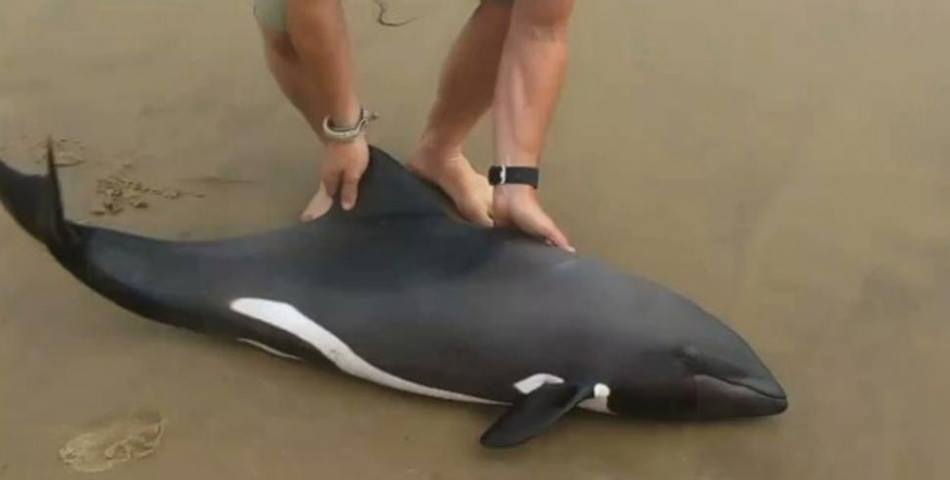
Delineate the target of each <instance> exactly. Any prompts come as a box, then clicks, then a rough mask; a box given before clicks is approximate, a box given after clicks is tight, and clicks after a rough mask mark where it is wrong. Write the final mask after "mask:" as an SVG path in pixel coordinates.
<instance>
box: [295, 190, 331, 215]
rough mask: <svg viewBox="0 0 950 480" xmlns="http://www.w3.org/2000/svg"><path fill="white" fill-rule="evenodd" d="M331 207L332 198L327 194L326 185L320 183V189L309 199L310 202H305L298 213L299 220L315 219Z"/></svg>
mask: <svg viewBox="0 0 950 480" xmlns="http://www.w3.org/2000/svg"><path fill="white" fill-rule="evenodd" d="M331 207H333V199H332V198H331V197H330V195H328V194H327V189H326V187H324V186H323V185H321V186H320V191H318V192H317V194H316V195H314V196H313V198H312V199H310V203H308V204H307V207H306V208H304V210H303V213H301V214H300V220H301V221H304V222H309V221H312V220H316V219H318V218H320V217H322V216H324V215H326V213H327V212H329V211H330V208H331Z"/></svg>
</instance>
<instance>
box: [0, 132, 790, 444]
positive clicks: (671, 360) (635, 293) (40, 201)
mask: <svg viewBox="0 0 950 480" xmlns="http://www.w3.org/2000/svg"><path fill="white" fill-rule="evenodd" d="M53 157H54V153H53V151H52V146H49V147H48V153H47V159H46V160H47V162H46V163H47V174H46V175H42V176H41V175H24V174H22V173H19V172H17V171H15V170H13V169H11V168H9V167H8V166H7V165H6V164H4V163H3V162H2V161H0V198H2V201H3V204H4V206H5V207H6V209H7V210H8V211H9V212H10V213H11V214H12V216H13V217H14V219H15V220H16V221H17V222H18V223H19V225H20V226H21V227H22V228H23V229H24V230H26V232H28V233H29V234H31V235H32V236H33V237H35V238H36V239H37V240H39V241H41V242H43V243H44V244H45V245H46V247H47V248H48V250H49V252H50V253H51V254H52V256H53V257H54V258H55V259H56V260H57V261H58V262H59V263H60V264H61V265H62V266H63V267H64V268H65V269H67V270H68V271H69V272H71V273H72V274H73V275H74V276H75V277H76V278H77V279H78V280H79V281H80V282H82V283H84V284H85V285H86V286H88V287H89V288H91V289H92V290H94V291H96V292H98V293H99V294H101V295H103V296H104V297H106V298H107V299H109V300H111V301H113V302H114V303H116V304H118V305H120V306H122V307H124V308H126V309H128V310H131V311H132V312H135V313H137V314H139V315H141V316H144V317H146V318H149V319H152V320H155V321H158V322H163V323H166V324H169V325H173V326H177V327H184V328H187V329H190V330H193V331H197V332H201V333H206V334H212V335H217V336H220V337H224V338H227V339H232V340H235V341H239V342H243V343H246V344H249V345H252V346H255V347H258V348H261V349H264V350H266V351H268V352H270V353H273V354H275V355H279V356H281V357H286V358H290V359H295V360H301V361H308V362H310V361H312V362H325V361H327V360H329V362H331V363H332V364H333V365H335V366H336V367H338V368H339V369H340V370H342V371H343V372H346V373H348V374H351V375H354V376H357V377H360V378H363V379H366V380H369V381H371V382H375V383H377V384H381V385H383V386H386V387H390V388H395V389H399V390H403V391H406V392H411V393H416V394H421V395H428V396H432V397H438V398H443V399H448V400H458V401H468V402H479V403H490V404H500V405H506V406H507V409H506V410H505V411H504V413H503V414H502V415H501V416H500V418H498V419H497V421H495V422H494V423H493V424H492V425H491V426H490V427H489V428H488V429H487V430H486V431H485V433H484V434H483V435H482V437H481V443H482V444H483V445H485V446H488V447H509V446H514V445H518V444H521V443H524V442H526V441H527V440H529V439H531V438H533V437H535V436H536V435H538V434H540V433H542V432H544V431H545V430H547V429H548V428H549V427H551V426H552V425H553V424H554V423H555V422H557V420H558V419H560V418H561V417H563V416H564V415H565V414H566V413H568V412H570V411H571V410H573V409H575V408H584V409H588V410H592V411H596V412H601V413H607V414H613V415H616V416H618V417H620V416H628V417H640V418H653V419H668V420H710V419H724V418H734V417H754V416H765V415H773V414H778V413H781V412H783V411H784V410H785V409H786V407H787V399H786V394H785V391H784V390H783V389H782V387H781V386H780V385H779V383H778V381H777V380H776V379H775V377H774V376H773V375H772V373H770V371H769V370H768V368H766V366H765V365H764V364H763V363H762V361H761V360H760V359H759V357H758V356H757V355H756V354H755V353H754V352H753V350H752V348H750V346H749V345H748V344H747V343H746V342H745V341H744V340H743V339H742V338H741V337H740V336H739V335H737V334H736V333H735V332H734V331H733V330H731V329H730V328H729V327H727V326H726V325H725V324H724V323H723V322H721V321H720V320H718V319H717V318H716V317H715V316H713V315H712V314H710V313H708V312H707V311H705V310H703V309H702V308H700V307H699V306H697V305H696V304H695V303H693V302H692V301H690V300H688V299H686V298H684V297H683V296H681V295H679V294H677V293H675V292H674V291H672V290H670V289H667V288H665V287H663V286H660V285H658V284H656V283H653V282H651V281H649V280H646V279H643V278H639V277H636V276H632V275H628V274H625V273H623V272H620V271H617V270H615V269H613V268H611V267H610V266H608V265H605V264H604V263H601V262H598V261H595V260H590V259H585V258H583V257H580V256H577V255H572V254H569V253H566V252H564V251H561V250H559V249H555V248H551V247H548V246H545V245H543V244H540V243H539V242H536V241H534V240H532V239H529V238H526V237H525V236H523V235H522V234H520V233H517V232H514V231H510V230H504V229H484V228H479V227H476V226H473V225H470V224H467V223H464V222H462V221H460V220H458V219H457V218H455V217H453V216H452V215H451V207H450V206H449V203H448V202H447V201H446V199H445V198H444V197H443V196H441V195H440V194H439V193H438V192H437V191H436V190H435V189H434V188H432V187H431V186H429V185H428V184H426V183H425V182H423V181H421V180H420V179H418V178H417V177H415V176H414V175H412V174H411V173H409V172H408V171H407V170H406V169H405V168H404V167H403V166H402V165H401V164H400V163H399V162H398V161H397V160H395V159H394V158H393V157H391V156H390V155H388V154H387V153H386V152H384V151H382V150H380V149H378V148H375V147H371V152H370V158H371V159H370V165H369V168H368V170H367V171H366V173H365V175H364V177H363V179H362V181H361V184H360V201H359V202H358V204H357V205H356V207H355V208H354V209H353V210H350V211H344V210H342V209H341V208H339V207H338V206H337V205H338V202H336V203H337V205H335V206H334V207H333V208H332V209H331V210H330V212H329V213H328V214H327V215H325V216H324V217H322V218H320V219H318V220H316V221H312V222H309V223H304V224H298V225H294V226H292V227H288V228H283V229H278V230H275V231H270V232H266V233H260V234H255V235H250V236H244V237H238V238H231V239H225V240H216V241H190V242H178V241H167V240H159V239H152V238H145V237H142V236H137V235H133V234H129V233H122V232H118V231H113V230H108V229H104V228H96V227H92V226H86V225H80V224H77V223H74V222H71V221H69V220H67V219H65V218H64V215H63V208H62V202H61V198H60V189H59V181H58V179H57V172H56V164H55V160H54V158H53Z"/></svg>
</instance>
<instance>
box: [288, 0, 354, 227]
mask: <svg viewBox="0 0 950 480" xmlns="http://www.w3.org/2000/svg"><path fill="white" fill-rule="evenodd" d="M287 29H288V33H289V34H290V38H291V40H292V42H293V46H294V49H295V50H296V52H297V54H298V56H299V58H298V60H299V63H300V65H301V67H302V69H303V73H304V75H305V77H306V80H307V81H309V82H312V87H313V89H312V91H313V92H315V95H313V96H312V98H307V99H305V101H311V102H315V103H317V104H318V105H313V106H312V108H307V109H306V110H307V111H324V112H326V113H325V115H328V116H329V119H330V122H331V123H332V124H333V125H335V126H340V127H350V126H353V125H355V124H356V123H357V122H358V121H359V119H360V112H361V105H360V102H359V99H358V97H357V95H356V89H355V86H354V81H353V77H354V74H353V70H354V69H353V61H352V53H351V50H352V49H351V46H350V40H349V34H348V32H347V29H346V19H345V18H344V15H343V7H342V6H341V4H340V1H339V0H287ZM321 107H322V109H321ZM320 120H321V119H311V124H313V123H319V122H320ZM315 128H316V127H315ZM317 133H318V134H322V132H317ZM324 142H325V143H326V148H327V153H328V158H327V161H326V163H325V165H324V168H323V170H322V172H321V176H322V178H323V184H324V186H325V187H326V190H327V193H328V194H329V195H330V196H335V195H336V194H337V192H338V191H339V193H340V199H341V203H342V205H343V208H345V209H350V208H352V207H353V205H355V204H356V199H357V193H358V191H357V187H358V185H359V179H360V177H361V176H362V175H363V172H365V171H366V167H367V165H368V162H369V158H368V147H367V145H366V141H365V139H363V138H362V137H361V138H359V139H356V140H355V141H352V142H347V143H334V142H330V141H327V140H326V139H324Z"/></svg>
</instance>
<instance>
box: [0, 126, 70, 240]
mask: <svg viewBox="0 0 950 480" xmlns="http://www.w3.org/2000/svg"><path fill="white" fill-rule="evenodd" d="M46 169H47V174H46V175H45V176H42V175H24V174H22V173H20V172H18V171H16V170H13V169H12V168H10V167H9V166H8V165H7V164H5V163H3V161H2V160H0V200H2V202H3V206H4V207H5V208H6V209H7V211H9V212H10V214H11V215H13V218H14V219H16V221H17V223H19V224H20V226H21V227H23V229H24V230H26V231H27V232H28V233H29V234H30V235H32V236H33V237H34V238H36V239H37V240H39V241H41V242H43V243H44V244H46V246H47V247H48V248H49V249H50V251H51V252H52V253H53V255H55V256H56V257H58V258H61V259H62V257H63V256H66V255H69V254H70V253H72V252H74V251H75V250H76V248H77V247H78V246H79V243H80V234H79V232H78V231H77V230H76V228H75V226H74V225H72V224H71V223H69V222H68V221H66V219H65V218H64V216H63V204H62V199H61V195H60V190H59V177H58V176H57V174H56V158H55V152H54V151H53V141H52V139H49V140H47V144H46Z"/></svg>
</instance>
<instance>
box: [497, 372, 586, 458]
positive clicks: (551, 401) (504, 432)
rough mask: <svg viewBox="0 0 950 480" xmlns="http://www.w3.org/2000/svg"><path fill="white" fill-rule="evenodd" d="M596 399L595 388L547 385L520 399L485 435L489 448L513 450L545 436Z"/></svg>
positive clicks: (559, 384)
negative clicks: (583, 403) (544, 433)
mask: <svg viewBox="0 0 950 480" xmlns="http://www.w3.org/2000/svg"><path fill="white" fill-rule="evenodd" d="M593 396H594V385H577V384H570V383H548V384H545V385H543V386H541V387H539V388H537V389H536V390H534V391H532V392H531V393H529V394H527V395H525V396H523V397H521V399H520V400H518V401H517V402H515V403H514V404H513V405H512V406H511V408H509V409H508V411H507V412H505V414H504V415H502V416H501V418H499V419H498V420H497V421H495V423H494V424H493V425H492V426H491V427H490V428H489V429H488V430H486V431H485V433H484V434H482V439H481V442H482V445H484V446H486V447H495V448H503V447H513V446H516V445H519V444H522V443H524V442H527V441H528V440H530V439H531V438H533V437H535V436H537V435H539V434H541V433H543V432H544V431H545V430H547V429H548V428H550V427H551V426H552V425H554V423H555V422H557V421H558V419H560V418H561V417H563V416H564V414H566V413H567V412H569V411H571V409H573V408H574V407H576V406H577V405H578V404H579V403H581V402H583V401H584V400H586V399H589V398H592V397H593Z"/></svg>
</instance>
